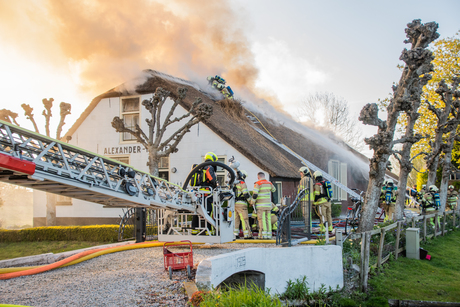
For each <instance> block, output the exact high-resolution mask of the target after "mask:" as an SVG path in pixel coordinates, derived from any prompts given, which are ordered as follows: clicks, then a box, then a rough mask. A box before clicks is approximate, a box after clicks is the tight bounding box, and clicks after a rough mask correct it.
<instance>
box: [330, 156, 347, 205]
mask: <svg viewBox="0 0 460 307" xmlns="http://www.w3.org/2000/svg"><path fill="white" fill-rule="evenodd" d="M334 165H335V166H336V168H337V170H336V171H334V169H333V168H334ZM327 168H328V174H329V175H331V176H332V177H334V178H335V179H337V180H338V181H339V182H340V183H341V184H343V185H344V186H348V185H347V182H348V165H347V163H343V162H340V161H339V160H335V159H331V160H329V162H328V163H327ZM332 191H333V194H334V196H333V198H332V200H333V201H337V202H341V201H346V200H347V199H348V195H347V192H346V191H344V190H342V189H340V188H339V187H337V186H336V185H334V184H332ZM339 195H340V197H339Z"/></svg>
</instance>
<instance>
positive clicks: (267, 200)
mask: <svg viewBox="0 0 460 307" xmlns="http://www.w3.org/2000/svg"><path fill="white" fill-rule="evenodd" d="M275 191H276V188H275V186H273V184H272V183H271V182H270V181H268V180H265V179H263V180H259V181H257V182H256V183H255V184H254V190H253V194H252V198H254V199H255V200H256V201H255V204H256V206H257V207H271V206H272V194H271V192H275Z"/></svg>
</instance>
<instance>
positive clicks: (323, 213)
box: [313, 171, 333, 232]
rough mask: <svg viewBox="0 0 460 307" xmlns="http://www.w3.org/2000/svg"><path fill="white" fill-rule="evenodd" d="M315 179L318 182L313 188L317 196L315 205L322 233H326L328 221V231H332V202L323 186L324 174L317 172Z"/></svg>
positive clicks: (314, 174)
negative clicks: (325, 224)
mask: <svg viewBox="0 0 460 307" xmlns="http://www.w3.org/2000/svg"><path fill="white" fill-rule="evenodd" d="M313 178H315V181H316V183H315V185H314V188H313V189H314V194H315V200H314V202H313V205H316V206H317V207H316V208H317V213H318V216H319V223H320V226H319V230H320V231H321V232H324V231H326V227H325V226H324V222H325V221H327V224H328V230H329V231H332V230H333V228H332V215H331V202H330V201H329V200H328V196H327V192H326V191H325V188H324V186H323V181H324V180H323V174H322V173H321V172H320V171H316V172H314V173H313Z"/></svg>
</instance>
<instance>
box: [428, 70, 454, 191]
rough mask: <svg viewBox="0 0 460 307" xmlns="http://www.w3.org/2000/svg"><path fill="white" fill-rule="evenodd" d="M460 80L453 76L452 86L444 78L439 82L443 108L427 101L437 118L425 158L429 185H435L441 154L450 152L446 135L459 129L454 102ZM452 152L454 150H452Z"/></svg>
mask: <svg viewBox="0 0 460 307" xmlns="http://www.w3.org/2000/svg"><path fill="white" fill-rule="evenodd" d="M459 80H460V79H459V78H453V81H452V83H451V86H450V88H449V86H448V85H447V84H446V82H445V81H444V80H441V82H439V84H438V87H437V89H436V91H435V92H436V94H437V95H439V97H440V100H441V101H442V102H443V104H444V107H443V108H437V107H436V106H435V105H433V104H432V103H431V102H430V101H429V100H426V101H425V103H426V104H427V105H428V109H429V110H430V111H431V112H432V113H433V114H434V115H435V116H436V117H435V118H436V119H437V124H436V129H435V135H434V138H433V140H432V141H430V147H431V152H430V154H429V155H427V156H426V158H425V160H426V166H427V170H428V181H427V186H430V185H433V184H435V182H436V171H437V169H438V166H439V161H440V155H441V154H442V153H443V152H444V151H448V152H449V149H448V148H446V142H445V139H446V137H445V135H446V134H450V133H451V132H452V131H454V132H456V130H457V126H458V120H457V118H456V106H455V105H454V104H455V103H457V102H458V101H457V100H456V99H455V97H456V96H455V95H456V93H458V90H457V88H458V84H459ZM447 138H449V137H447ZM452 138H455V133H454V135H452ZM452 146H453V143H452ZM448 147H449V146H448ZM450 152H452V150H450ZM449 164H450V162H449ZM449 168H450V167H449ZM446 193H447V189H446Z"/></svg>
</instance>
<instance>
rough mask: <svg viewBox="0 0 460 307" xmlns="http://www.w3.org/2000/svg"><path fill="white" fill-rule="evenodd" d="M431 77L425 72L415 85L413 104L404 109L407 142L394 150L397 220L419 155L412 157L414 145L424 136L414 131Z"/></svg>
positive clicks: (412, 96) (401, 212)
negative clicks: (414, 163)
mask: <svg viewBox="0 0 460 307" xmlns="http://www.w3.org/2000/svg"><path fill="white" fill-rule="evenodd" d="M430 77H431V75H429V74H428V73H425V75H424V77H423V78H421V80H420V82H419V86H418V87H415V86H414V88H413V90H414V92H413V93H412V95H411V96H410V99H411V105H410V107H408V109H407V110H405V111H404V115H405V117H406V127H405V128H406V132H405V134H404V138H405V142H404V143H403V145H402V148H401V150H394V153H393V156H394V157H395V158H396V159H397V160H398V162H399V181H398V191H399V197H398V198H397V201H396V208H395V219H396V220H400V219H402V218H403V215H404V207H405V201H406V197H404V194H405V191H406V186H407V179H408V178H409V174H410V172H411V171H412V170H413V169H414V167H413V164H412V161H413V160H414V159H415V158H416V157H417V156H418V155H415V156H414V157H411V149H412V145H414V144H415V143H417V142H418V141H420V140H421V139H422V138H423V136H422V135H421V134H419V133H415V132H414V126H415V123H416V122H417V119H418V118H419V116H420V114H419V113H418V109H419V107H420V104H421V95H422V87H423V85H425V84H426V83H427V82H428V80H429V79H430ZM420 154H422V153H420Z"/></svg>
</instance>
